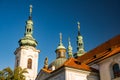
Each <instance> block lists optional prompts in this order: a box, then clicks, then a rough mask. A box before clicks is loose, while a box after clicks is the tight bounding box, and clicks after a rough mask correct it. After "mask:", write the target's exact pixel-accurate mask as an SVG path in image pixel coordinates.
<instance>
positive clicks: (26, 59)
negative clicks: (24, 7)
mask: <svg viewBox="0 0 120 80" xmlns="http://www.w3.org/2000/svg"><path fill="white" fill-rule="evenodd" d="M36 46H37V41H36V40H35V39H34V38H33V21H32V5H30V15H29V18H28V20H27V21H26V25H25V33H24V37H23V38H21V39H20V40H19V47H18V48H17V49H16V51H15V53H14V54H15V57H16V58H15V67H17V66H20V67H22V68H27V71H28V73H26V74H25V76H26V80H35V78H36V76H37V69H38V56H39V52H40V51H39V50H37V49H36Z"/></svg>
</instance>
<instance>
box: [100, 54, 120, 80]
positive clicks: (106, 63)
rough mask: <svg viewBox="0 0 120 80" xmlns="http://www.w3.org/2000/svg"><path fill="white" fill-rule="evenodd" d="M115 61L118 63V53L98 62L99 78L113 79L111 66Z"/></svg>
mask: <svg viewBox="0 0 120 80" xmlns="http://www.w3.org/2000/svg"><path fill="white" fill-rule="evenodd" d="M115 63H118V64H119V65H120V53H119V54H116V55H114V56H112V57H110V58H107V59H105V60H103V61H102V62H100V63H99V71H100V80H114V79H113V78H114V77H113V71H112V66H113V65H114V64H115Z"/></svg>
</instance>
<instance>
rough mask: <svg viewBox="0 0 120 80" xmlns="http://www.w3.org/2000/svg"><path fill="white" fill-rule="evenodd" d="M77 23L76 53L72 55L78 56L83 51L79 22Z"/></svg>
mask: <svg viewBox="0 0 120 80" xmlns="http://www.w3.org/2000/svg"><path fill="white" fill-rule="evenodd" d="M77 24H78V36H77V53H75V54H74V57H79V56H81V55H83V54H84V53H85V50H84V42H83V37H82V35H81V34H80V22H78V23H77Z"/></svg>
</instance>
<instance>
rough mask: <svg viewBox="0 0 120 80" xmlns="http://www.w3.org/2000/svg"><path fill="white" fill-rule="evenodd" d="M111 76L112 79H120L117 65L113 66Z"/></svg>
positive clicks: (119, 70) (119, 69)
mask: <svg viewBox="0 0 120 80" xmlns="http://www.w3.org/2000/svg"><path fill="white" fill-rule="evenodd" d="M113 75H114V78H117V77H120V68H119V65H118V64H117V63H116V64H114V65H113Z"/></svg>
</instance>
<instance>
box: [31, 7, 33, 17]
mask: <svg viewBox="0 0 120 80" xmlns="http://www.w3.org/2000/svg"><path fill="white" fill-rule="evenodd" d="M32 8H33V6H32V5H30V17H31V16H32Z"/></svg>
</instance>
